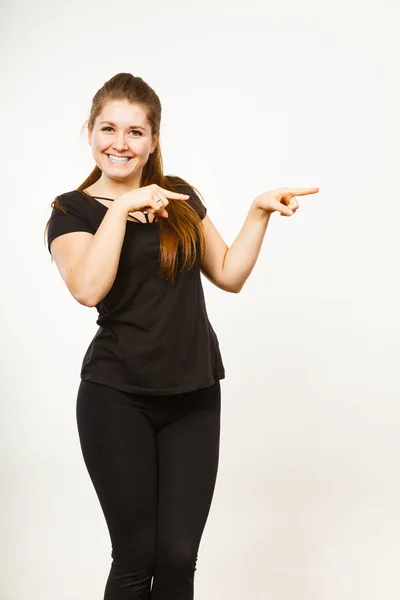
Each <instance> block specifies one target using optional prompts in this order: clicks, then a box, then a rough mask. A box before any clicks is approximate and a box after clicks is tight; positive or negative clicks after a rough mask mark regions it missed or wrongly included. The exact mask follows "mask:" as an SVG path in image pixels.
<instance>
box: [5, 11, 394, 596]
mask: <svg viewBox="0 0 400 600" xmlns="http://www.w3.org/2000/svg"><path fill="white" fill-rule="evenodd" d="M399 13H400V9H399V8H398V4H397V2H396V1H395V0H392V1H389V0H386V1H381V2H365V0H364V1H363V2H361V0H359V1H358V0H357V1H356V0H352V1H350V2H349V1H347V2H343V1H342V0H336V2H334V3H327V2H317V1H316V0H314V1H313V0H304V1H303V2H297V1H295V0H281V1H280V2H279V3H278V2H270V3H266V2H265V1H264V0H263V1H261V0H260V1H259V2H255V1H247V2H243V3H241V4H233V5H232V4H230V3H228V2H222V1H220V2H215V1H214V2H203V3H202V4H201V5H199V4H198V3H193V4H191V3H188V2H177V1H174V0H171V1H169V2H168V3H164V2H161V0H155V1H153V2H151V3H146V2H144V1H142V2H140V3H139V2H134V1H132V0H129V1H125V0H120V1H119V2H114V3H109V2H104V1H97V2H92V1H90V2H86V3H82V2H78V1H77V0H73V1H72V2H69V3H54V2H50V1H49V0H44V1H42V2H35V3H31V2H29V3H28V2H21V1H12V2H11V0H9V1H8V2H6V3H3V5H2V8H1V23H2V25H1V29H2V31H1V36H0V44H1V63H2V83H1V97H0V100H1V105H2V109H3V110H2V113H3V116H2V127H1V132H2V135H1V144H0V148H1V164H2V174H3V176H2V190H1V191H2V193H1V214H2V219H1V237H0V239H1V260H2V266H1V275H2V294H1V302H2V307H1V308H2V311H1V315H2V317H1V334H2V357H1V365H2V366H1V370H2V377H1V387H2V414H1V426H0V428H1V430H0V440H1V441H0V444H1V445H0V451H1V452H0V457H1V458H0V460H1V536H0V537H1V546H0V548H1V557H0V558H1V561H0V564H1V577H0V580H1V590H0V598H1V600H100V599H101V598H102V597H103V593H104V586H105V581H106V579H107V576H108V572H109V567H110V564H111V556H110V552H111V549H110V545H109V538H108V532H107V528H106V524H105V520H104V517H103V514H102V512H101V508H100V505H99V503H98V500H97V496H96V495H95V492H94V488H93V487H92V484H91V482H90V479H89V476H88V474H87V471H86V468H85V466H84V463H83V459H82V456H81V450H80V446H79V440H78V433H77V428H76V421H75V401H76V393H77V389H78V385H79V370H80V366H81V361H82V358H83V355H84V353H85V351H86V348H87V346H88V344H89V342H90V340H91V338H92V337H93V335H94V333H95V331H96V330H97V325H96V324H95V321H96V318H97V313H96V309H95V308H86V307H83V306H81V305H79V304H78V303H77V302H76V301H75V300H74V299H73V297H72V296H71V295H70V294H69V292H68V290H67V288H66V286H65V284H64V283H63V281H62V279H61V276H60V275H59V273H58V271H57V267H56V265H55V263H53V264H52V263H51V262H50V254H49V253H48V251H47V248H46V245H45V243H44V241H43V240H44V238H43V233H44V226H45V223H46V221H47V219H48V217H49V216H50V203H51V201H52V200H53V199H54V197H55V196H56V195H58V194H60V193H63V192H65V191H69V190H71V189H74V188H76V187H77V186H78V185H80V184H81V183H82V181H83V180H84V179H85V178H86V176H87V175H88V174H89V173H90V172H91V170H92V168H93V166H94V161H93V158H92V155H91V151H90V147H89V145H88V143H87V136H86V131H85V130H84V131H83V132H82V133H81V127H82V125H83V124H84V122H85V121H86V119H87V118H88V116H89V109H90V104H91V99H92V97H93V96H94V94H95V92H96V91H97V90H98V89H99V88H100V87H101V86H102V85H103V83H104V82H105V81H106V80H108V79H109V78H110V77H112V76H113V75H115V74H116V73H119V72H131V73H133V74H134V75H139V76H140V77H142V78H143V79H144V80H145V81H147V83H149V85H151V87H153V88H154V89H155V91H156V92H157V94H158V95H159V97H160V99H161V103H162V106H163V119H162V129H161V146H162V150H163V158H164V166H165V172H166V173H167V174H168V173H173V174H177V175H180V176H182V177H184V178H185V179H187V180H189V181H190V182H191V183H193V184H194V185H195V186H196V187H198V188H199V190H200V192H201V194H202V196H203V198H204V203H205V205H206V206H207V209H208V215H209V217H210V218H211V220H212V221H213V222H214V224H215V225H216V227H217V229H218V231H219V232H220V234H221V235H222V237H223V238H224V240H225V241H226V243H227V244H228V245H231V244H232V242H233V241H234V239H235V238H236V236H237V235H238V233H239V231H240V228H241V226H242V224H243V222H244V220H245V218H246V215H247V213H248V210H249V207H250V204H251V202H252V201H253V199H254V198H255V197H256V195H258V194H260V193H261V192H263V191H267V190H272V189H275V188H278V187H283V186H289V187H313V186H317V187H320V192H319V193H318V194H315V195H311V196H307V197H304V198H302V197H299V198H298V201H299V203H300V208H299V210H298V211H297V213H296V214H295V215H294V216H293V217H290V218H287V217H286V218H284V217H282V218H281V217H279V214H278V213H275V214H273V215H272V217H271V220H270V223H269V226H268V229H267V232H266V236H265V239H264V243H263V247H262V249H261V253H260V256H259V259H258V261H257V264H256V266H255V268H254V270H253V272H252V274H251V275H250V277H249V279H248V280H247V282H246V284H245V286H244V288H243V290H242V291H241V293H240V294H229V293H226V292H223V291H222V290H220V289H218V288H216V287H215V286H213V285H212V284H211V283H210V282H208V280H206V279H205V278H204V277H203V278H202V280H203V286H204V290H205V294H206V302H207V308H208V313H209V317H210V321H211V323H212V325H213V327H214V329H215V331H216V333H217V335H218V338H219V341H220V347H221V351H222V354H223V360H224V363H225V368H226V379H225V380H223V381H222V382H221V387H222V402H223V408H222V424H221V454H220V464H219V471H218V478H217V485H216V489H215V493H214V499H213V503H212V507H211V511H210V515H209V518H208V522H207V524H206V528H205V531H204V534H203V538H202V542H201V545H200V549H199V560H198V566H197V571H196V576H195V590H196V592H195V597H196V600H244V599H250V598H251V599H252V600H377V599H381V598H385V600H395V599H396V600H397V599H398V598H399V597H400V580H399V576H398V565H399V553H400V512H399V511H400V509H399V506H400V474H399V453H400V439H399V434H398V432H399V426H400V406H399V400H400V393H399V392H400V385H399V378H398V374H399V373H398V370H399V369H398V362H399V333H400V323H399V308H398V307H399V269H398V262H399V261H398V257H399V247H398V240H399V235H398V227H399V216H400V209H399V183H398V173H399V151H398V148H399V135H400V119H399V106H400V93H399V63H398V56H399V50H400V43H399V38H398V23H399V17H400V14H399Z"/></svg>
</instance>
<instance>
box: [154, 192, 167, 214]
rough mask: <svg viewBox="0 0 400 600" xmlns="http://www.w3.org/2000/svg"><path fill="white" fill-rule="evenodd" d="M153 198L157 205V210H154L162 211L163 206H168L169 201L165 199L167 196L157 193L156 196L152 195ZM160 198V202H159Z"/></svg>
mask: <svg viewBox="0 0 400 600" xmlns="http://www.w3.org/2000/svg"><path fill="white" fill-rule="evenodd" d="M153 200H154V201H155V203H156V206H157V207H158V210H156V212H160V211H161V212H162V211H163V210H164V207H165V206H168V204H169V201H168V200H167V198H165V196H163V195H162V194H158V197H157V198H154V197H153ZM160 200H161V202H160Z"/></svg>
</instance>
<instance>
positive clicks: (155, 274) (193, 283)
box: [48, 184, 225, 396]
mask: <svg viewBox="0 0 400 600" xmlns="http://www.w3.org/2000/svg"><path fill="white" fill-rule="evenodd" d="M180 191H181V192H182V193H188V194H190V199H188V200H187V203H188V204H190V205H191V206H192V207H193V208H194V210H195V211H196V212H197V214H198V215H199V216H200V218H201V219H203V218H204V217H205V215H206V211H207V209H206V207H205V206H204V204H203V203H202V202H201V200H200V198H199V197H198V195H197V194H195V193H194V192H192V190H191V189H190V188H187V186H184V185H183V184H182V186H180ZM59 199H60V203H61V204H62V206H63V207H64V209H65V210H66V211H67V214H64V213H63V212H62V211H60V209H58V208H56V207H54V208H53V210H52V213H51V217H50V222H49V228H48V249H49V252H50V244H51V242H52V241H53V240H54V239H55V238H56V237H58V236H60V235H63V234H64V233H69V232H71V231H87V232H89V233H92V234H95V232H96V231H97V229H98V227H99V225H100V223H101V221H102V219H103V218H104V216H105V214H106V212H107V210H108V208H107V207H106V206H105V205H104V204H102V203H101V202H99V201H98V200H94V201H93V200H90V199H89V198H88V196H87V194H86V193H85V192H81V191H79V190H73V191H71V192H66V193H64V194H61V195H60V196H59ZM161 218H162V217H161ZM198 246H199V244H198ZM159 251H160V235H159V229H158V225H157V221H153V222H150V223H144V222H143V223H137V222H135V221H130V220H127V223H126V233H125V237H124V241H123V245H122V250H121V256H120V261H119V265H118V271H117V274H116V277H115V281H114V283H113V285H112V287H111V289H110V290H109V292H108V294H107V295H106V296H105V297H104V298H103V299H102V300H101V301H100V302H99V303H98V304H97V306H96V309H97V311H98V319H97V321H96V323H97V325H99V329H98V330H97V332H96V334H95V336H94V338H93V339H92V341H91V342H90V344H89V347H88V348H87V351H86V353H85V356H84V358H83V362H82V367H81V378H82V379H84V380H86V381H94V382H97V383H101V384H104V385H107V386H110V387H113V388H116V389H119V390H122V391H125V392H133V393H140V394H151V395H157V396H162V395H168V394H179V393H183V392H189V391H193V390H196V389H199V388H204V387H208V386H211V385H212V384H213V383H214V382H215V381H216V380H217V379H224V378H225V369H224V365H223V362H222V358H221V353H220V349H219V343H218V339H217V336H216V334H215V332H214V330H213V328H212V326H211V323H210V321H209V319H208V316H207V311H206V305H205V298H204V293H203V287H202V283H201V277H200V266H199V258H197V261H196V264H195V266H194V267H193V268H192V269H191V270H190V271H186V270H184V271H182V272H180V270H179V268H178V270H177V273H176V278H175V282H174V284H173V285H171V283H170V281H166V280H164V279H162V277H161V274H160V267H159Z"/></svg>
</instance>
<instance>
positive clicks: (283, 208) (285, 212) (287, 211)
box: [276, 203, 293, 217]
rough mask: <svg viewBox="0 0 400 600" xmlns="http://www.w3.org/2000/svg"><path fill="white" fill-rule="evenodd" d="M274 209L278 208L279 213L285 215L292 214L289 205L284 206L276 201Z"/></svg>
mask: <svg viewBox="0 0 400 600" xmlns="http://www.w3.org/2000/svg"><path fill="white" fill-rule="evenodd" d="M276 210H278V211H279V212H280V213H281V215H284V216H285V217H290V216H291V215H292V214H293V210H292V209H291V208H290V206H284V205H282V204H281V203H278V206H277V207H276Z"/></svg>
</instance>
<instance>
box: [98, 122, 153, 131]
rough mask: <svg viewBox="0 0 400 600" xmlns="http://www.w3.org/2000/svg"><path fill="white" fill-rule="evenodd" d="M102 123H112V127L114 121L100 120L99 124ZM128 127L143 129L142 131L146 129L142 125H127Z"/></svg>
mask: <svg viewBox="0 0 400 600" xmlns="http://www.w3.org/2000/svg"><path fill="white" fill-rule="evenodd" d="M102 123H108V124H109V125H112V126H113V127H115V123H112V122H111V121H100V125H101V124H102ZM128 129H143V131H146V130H145V128H144V127H140V125H130V126H129V127H128Z"/></svg>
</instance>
